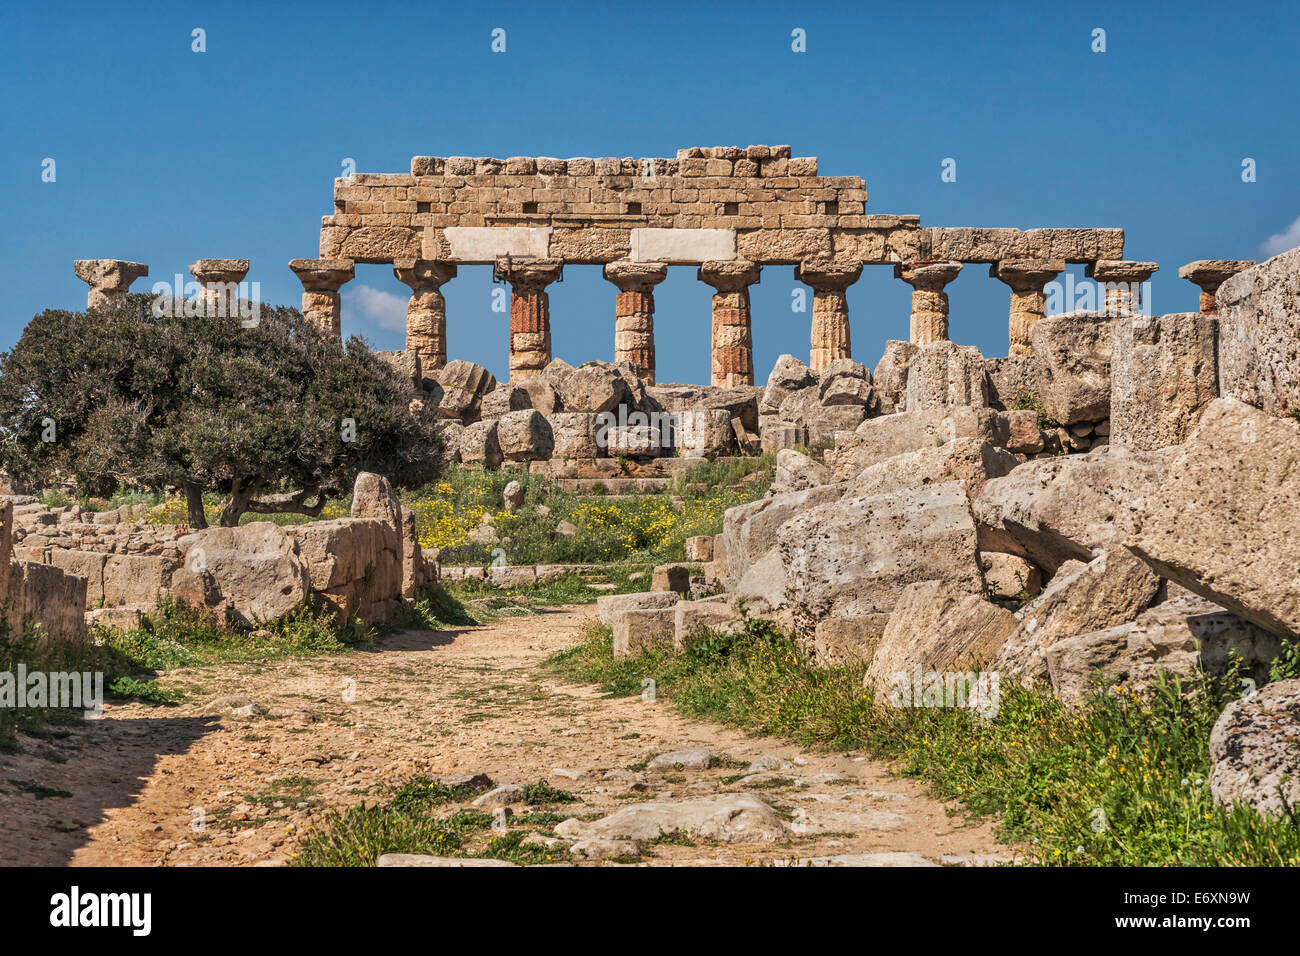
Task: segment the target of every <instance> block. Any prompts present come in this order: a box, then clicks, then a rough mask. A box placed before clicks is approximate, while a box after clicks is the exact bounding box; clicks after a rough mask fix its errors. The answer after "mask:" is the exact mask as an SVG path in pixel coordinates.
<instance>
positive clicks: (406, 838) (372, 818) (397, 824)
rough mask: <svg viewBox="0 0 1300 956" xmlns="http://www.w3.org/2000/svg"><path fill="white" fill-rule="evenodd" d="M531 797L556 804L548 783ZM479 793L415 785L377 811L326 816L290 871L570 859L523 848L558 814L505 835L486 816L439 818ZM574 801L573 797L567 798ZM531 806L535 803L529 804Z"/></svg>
mask: <svg viewBox="0 0 1300 956" xmlns="http://www.w3.org/2000/svg"><path fill="white" fill-rule="evenodd" d="M533 786H534V787H538V788H542V789H540V790H537V791H536V794H538V795H542V796H547V797H549V798H550V799H547V800H539V801H537V802H539V803H542V802H544V803H555V802H560V800H559V798H558V797H556V796H555V795H556V794H563V791H557V790H551V789H550V788H549V787H548V785H547V784H546V783H545V781H542V782H540V783H538V784H534V785H533ZM482 790H483V788H482V787H469V786H464V787H453V786H448V785H446V784H442V783H439V782H437V781H435V780H431V779H429V778H428V777H415V778H412V779H411V780H408V781H407V782H406V783H404V784H402V786H401V787H399V788H398V790H397V791H396V793H394V794H393V796H392V798H391V799H390V800H388V801H387V802H386V803H383V804H380V805H377V806H366V805H365V804H362V805H361V806H359V807H352V808H350V809H348V810H345V811H343V812H341V813H340V812H337V811H334V812H331V813H329V814H328V815H327V817H326V819H325V823H324V825H323V826H322V827H321V829H320V830H317V831H312V832H310V833H307V834H306V835H305V836H304V838H303V840H302V842H301V843H300V844H299V846H298V848H297V851H296V852H295V853H294V855H293V858H292V859H293V864H294V865H295V866H374V865H375V864H376V863H378V862H379V858H380V857H381V856H383V855H384V854H385V853H420V854H427V855H430V856H458V857H478V858H491V859H497V860H509V861H511V862H513V863H523V864H536V863H549V862H554V861H557V860H567V859H568V851H567V850H563V849H547V848H546V847H545V846H543V845H541V844H535V843H529V844H525V843H524V842H523V841H524V840H525V839H526V838H527V837H528V836H529V834H530V833H535V832H537V831H536V830H532V829H530V827H533V826H543V827H547V828H549V827H552V826H554V825H555V823H558V822H559V821H560V820H561V819H567V818H566V817H561V816H560V815H558V814H548V813H526V814H523V815H522V816H520V817H518V818H517V819H515V820H512V821H510V824H511V825H510V828H509V829H500V830H498V829H494V828H493V818H492V816H491V814H487V813H482V812H480V811H477V810H456V811H454V812H452V813H450V814H448V815H446V816H439V810H440V808H442V807H443V806H444V805H445V804H448V803H454V802H462V801H465V800H468V799H470V798H472V797H474V796H475V795H477V794H478V793H480V792H482ZM568 796H569V797H572V794H569V795H568ZM529 802H532V801H529Z"/></svg>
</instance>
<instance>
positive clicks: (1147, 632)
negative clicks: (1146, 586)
mask: <svg viewBox="0 0 1300 956" xmlns="http://www.w3.org/2000/svg"><path fill="white" fill-rule="evenodd" d="M1281 651H1282V645H1281V642H1280V641H1279V639H1278V638H1277V637H1276V636H1275V635H1273V634H1270V633H1268V631H1265V630H1264V629H1263V628H1258V627H1256V626H1255V625H1253V624H1251V623H1250V622H1249V621H1246V620H1244V619H1242V618H1240V617H1238V616H1237V615H1235V614H1233V613H1232V612H1231V611H1225V610H1224V609H1223V608H1221V607H1219V606H1218V605H1216V604H1213V603H1211V602H1209V601H1207V600H1205V599H1204V598H1200V597H1195V596H1192V597H1182V598H1178V599H1176V600H1172V601H1166V602H1165V603H1164V604H1157V605H1156V606H1155V607H1152V608H1149V609H1148V610H1146V611H1143V612H1142V613H1141V614H1140V615H1139V616H1138V618H1137V620H1135V621H1133V622H1131V623H1128V624H1119V625H1116V626H1115V627H1109V628H1105V629H1104V630H1100V631H1093V632H1091V633H1088V634H1079V635H1077V636H1075V637H1068V638H1066V639H1064V640H1062V641H1058V642H1057V643H1055V644H1053V645H1052V646H1051V647H1049V648H1048V649H1047V651H1046V654H1045V657H1046V659H1047V671H1048V675H1049V677H1050V678H1051V681H1052V689H1053V690H1054V691H1055V692H1056V696H1057V697H1058V698H1059V699H1060V700H1061V702H1062V703H1064V704H1067V705H1070V706H1078V705H1080V704H1083V703H1084V702H1085V701H1086V700H1087V699H1088V697H1089V696H1091V695H1092V694H1095V693H1097V690H1098V685H1099V682H1100V683H1103V684H1105V685H1106V686H1108V687H1111V688H1113V689H1116V690H1120V691H1124V692H1130V693H1135V694H1138V695H1139V696H1142V697H1149V696H1150V692H1151V689H1152V687H1153V686H1154V684H1155V681H1156V675H1157V674H1158V673H1159V672H1162V671H1163V672H1164V673H1165V674H1166V676H1167V677H1168V678H1170V679H1172V678H1181V679H1182V680H1183V681H1184V683H1186V682H1187V681H1188V680H1189V679H1190V678H1192V677H1193V676H1194V675H1195V674H1196V673H1197V672H1198V671H1204V672H1206V673H1208V674H1212V675H1214V676H1221V675H1223V674H1224V673H1226V671H1227V669H1228V665H1229V657H1230V653H1231V652H1235V654H1236V656H1237V658H1238V659H1239V660H1240V662H1241V664H1242V666H1243V668H1244V669H1243V670H1242V676H1243V677H1253V679H1255V680H1258V681H1260V682H1263V681H1264V680H1266V679H1267V676H1268V665H1269V663H1270V662H1271V661H1272V660H1273V659H1274V658H1276V657H1277V656H1278V654H1280V653H1281Z"/></svg>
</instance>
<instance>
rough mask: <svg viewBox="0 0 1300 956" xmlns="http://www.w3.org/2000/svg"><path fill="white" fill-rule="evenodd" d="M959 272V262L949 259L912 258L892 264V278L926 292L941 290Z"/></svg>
mask: <svg viewBox="0 0 1300 956" xmlns="http://www.w3.org/2000/svg"><path fill="white" fill-rule="evenodd" d="M960 272H961V263H960V262H955V261H952V260H950V259H938V260H920V259H913V260H909V261H907V262H899V263H896V264H895V265H894V278H895V279H902V280H903V281H904V282H906V283H907V284H908V285H910V286H911V287H912V288H913V289H924V290H925V291H927V292H942V291H943V287H944V286H946V285H947V284H948V283H949V282H951V281H952V280H953V279H955V278H957V275H958V273H960Z"/></svg>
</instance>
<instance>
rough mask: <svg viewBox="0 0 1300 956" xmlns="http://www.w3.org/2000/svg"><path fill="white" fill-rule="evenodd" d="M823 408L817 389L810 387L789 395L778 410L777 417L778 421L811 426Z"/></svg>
mask: <svg viewBox="0 0 1300 956" xmlns="http://www.w3.org/2000/svg"><path fill="white" fill-rule="evenodd" d="M821 407H822V406H821V402H819V401H818V400H817V389H816V388H813V387H811V386H810V387H806V388H803V389H800V390H799V391H797V392H791V393H790V394H789V395H787V396H786V397H785V400H784V401H782V402H781V406H780V408H778V409H777V413H776V417H777V420H778V421H783V422H791V423H792V424H796V425H804V426H809V425H811V424H812V422H813V420H814V419H815V418H816V417H817V416H818V413H819V412H820V411H821Z"/></svg>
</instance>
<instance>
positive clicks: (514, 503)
mask: <svg viewBox="0 0 1300 956" xmlns="http://www.w3.org/2000/svg"><path fill="white" fill-rule="evenodd" d="M501 504H502V505H503V506H504V507H505V509H506V510H507V511H518V510H519V509H520V508H522V507H523V506H524V486H523V485H521V484H520V483H519V482H518V481H513V480H512V481H509V482H507V483H506V486H505V489H504V490H503V491H502V492H501Z"/></svg>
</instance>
